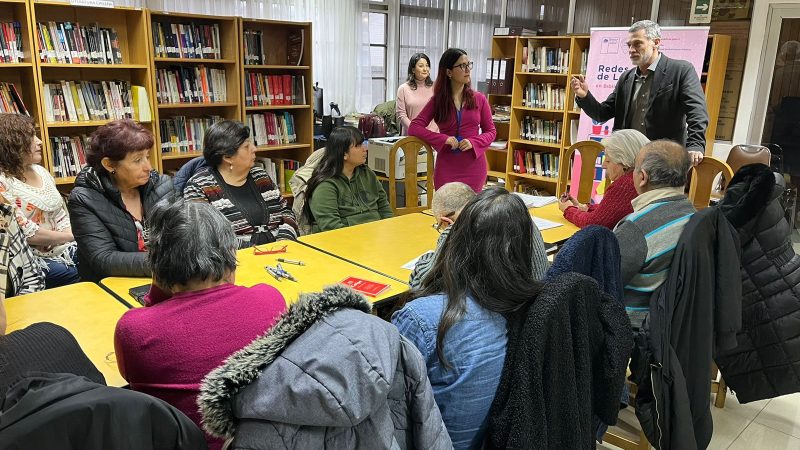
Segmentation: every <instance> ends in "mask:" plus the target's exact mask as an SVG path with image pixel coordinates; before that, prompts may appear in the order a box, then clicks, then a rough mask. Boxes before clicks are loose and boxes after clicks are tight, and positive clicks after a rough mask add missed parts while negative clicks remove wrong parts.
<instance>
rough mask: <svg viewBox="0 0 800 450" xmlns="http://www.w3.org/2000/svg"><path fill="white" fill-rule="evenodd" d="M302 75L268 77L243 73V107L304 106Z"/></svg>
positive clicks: (247, 72)
mask: <svg viewBox="0 0 800 450" xmlns="http://www.w3.org/2000/svg"><path fill="white" fill-rule="evenodd" d="M305 82H306V77H305V76H304V75H268V74H264V73H260V72H251V71H245V73H244V101H245V106H268V105H305V104H306V91H305V86H306V84H305Z"/></svg>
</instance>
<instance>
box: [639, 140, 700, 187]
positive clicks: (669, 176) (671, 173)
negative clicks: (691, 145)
mask: <svg viewBox="0 0 800 450" xmlns="http://www.w3.org/2000/svg"><path fill="white" fill-rule="evenodd" d="M691 165H692V162H691V160H690V159H689V152H687V151H686V149H685V148H684V147H683V146H682V145H681V144H678V143H677V142H673V141H669V140H666V139H660V140H658V141H653V142H651V143H649V144H647V145H645V146H644V147H643V148H642V157H641V158H640V161H638V165H637V167H636V170H637V171H640V172H641V171H644V172H647V175H648V181H647V185H648V188H649V189H651V190H652V189H658V188H664V187H684V186H686V175H687V174H688V173H689V168H691Z"/></svg>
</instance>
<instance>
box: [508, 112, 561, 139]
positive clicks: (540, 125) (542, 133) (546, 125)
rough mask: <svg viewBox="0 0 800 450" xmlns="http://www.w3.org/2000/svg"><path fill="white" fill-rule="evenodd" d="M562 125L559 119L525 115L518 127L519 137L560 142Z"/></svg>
mask: <svg viewBox="0 0 800 450" xmlns="http://www.w3.org/2000/svg"><path fill="white" fill-rule="evenodd" d="M562 126H563V122H562V121H561V120H545V119H539V118H537V117H532V116H525V117H523V119H522V123H521V124H520V127H519V128H520V130H519V134H520V136H519V137H520V138H521V139H525V140H528V141H537V142H548V143H553V144H557V143H559V142H561V133H562V132H561V128H562Z"/></svg>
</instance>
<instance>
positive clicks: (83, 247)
mask: <svg viewBox="0 0 800 450" xmlns="http://www.w3.org/2000/svg"><path fill="white" fill-rule="evenodd" d="M152 147H153V134H152V133H151V132H150V131H149V130H147V129H145V128H144V127H142V126H141V125H139V124H138V123H136V122H134V121H132V120H129V119H124V120H117V121H114V122H111V123H109V124H106V125H103V126H101V127H99V128H97V129H96V130H95V131H94V133H92V135H91V141H90V144H89V147H88V148H87V149H86V162H87V166H86V167H84V168H83V170H81V172H80V173H79V174H78V177H77V178H76V179H75V188H73V189H72V192H71V193H70V196H69V202H68V204H67V208H68V209H69V217H70V221H71V222H72V234H73V235H74V236H75V240H76V241H77V242H78V255H79V256H78V272H79V273H80V276H81V279H83V280H84V281H99V280H101V279H103V278H105V277H110V276H123V277H145V276H147V277H149V276H150V268H149V267H148V266H147V262H146V259H145V252H146V251H147V247H146V243H145V242H146V237H147V230H146V221H145V219H146V218H147V214H148V212H149V211H150V210H151V209H152V208H153V206H155V204H156V203H158V201H159V200H161V199H163V198H165V197H167V196H169V195H171V194H172V193H173V185H172V181H171V179H170V177H169V176H167V175H159V174H158V173H157V172H156V171H154V170H153V167H152V165H151V164H150V160H149V158H148V157H149V154H150V150H151V148H152Z"/></svg>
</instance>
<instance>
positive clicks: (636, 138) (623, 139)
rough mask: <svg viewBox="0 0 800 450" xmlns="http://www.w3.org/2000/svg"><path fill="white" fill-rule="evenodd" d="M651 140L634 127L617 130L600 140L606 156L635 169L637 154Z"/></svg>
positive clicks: (612, 160)
mask: <svg viewBox="0 0 800 450" xmlns="http://www.w3.org/2000/svg"><path fill="white" fill-rule="evenodd" d="M649 142H650V139H647V137H646V136H645V135H643V134H642V133H640V132H639V131H638V130H633V129H626V130H617V131H615V132H613V133H611V136H609V137H607V138H604V139H603V140H602V141H600V143H601V144H603V147H605V153H606V158H608V159H609V160H610V161H611V162H615V163H617V164H622V165H623V166H625V167H626V168H628V169H633V166H634V163H635V162H636V155H638V154H639V150H641V149H642V147H644V146H645V145H647V144H648V143H649Z"/></svg>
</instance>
